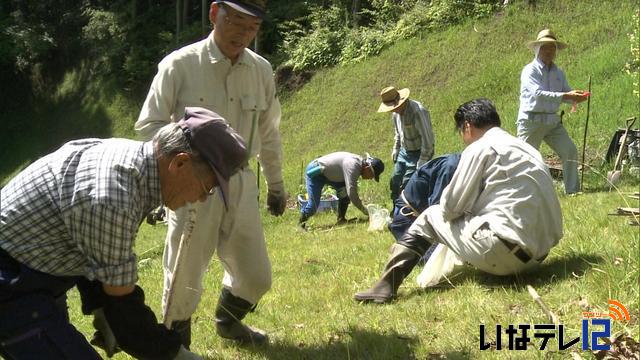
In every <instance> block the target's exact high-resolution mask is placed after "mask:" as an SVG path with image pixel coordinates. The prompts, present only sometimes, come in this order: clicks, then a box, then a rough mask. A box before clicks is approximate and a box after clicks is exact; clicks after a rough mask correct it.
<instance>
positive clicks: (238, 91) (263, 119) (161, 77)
mask: <svg viewBox="0 0 640 360" xmlns="http://www.w3.org/2000/svg"><path fill="white" fill-rule="evenodd" d="M213 34H214V33H213V32H211V34H210V35H209V36H208V37H207V38H206V39H203V40H201V41H199V42H196V43H194V44H190V45H187V46H185V47H183V48H181V49H178V50H176V51H174V52H173V53H171V54H169V55H168V56H167V57H165V58H164V59H163V60H162V61H161V62H160V64H159V65H158V72H157V74H156V76H155V77H154V79H153V82H152V84H151V88H150V89H149V93H148V95H147V98H146V100H145V102H144V105H143V106H142V110H141V111H140V115H139V117H138V121H137V122H136V124H135V129H136V131H137V132H138V133H139V135H140V136H141V138H142V139H144V140H149V139H151V137H153V135H154V134H155V133H156V132H157V131H158V129H160V128H161V127H162V126H164V125H166V124H168V123H169V122H171V121H179V120H180V119H181V118H182V117H183V116H184V109H185V107H187V106H199V107H204V108H207V109H209V110H211V111H214V112H216V113H218V114H219V115H221V116H222V117H223V118H224V119H225V120H226V121H227V122H228V123H229V125H231V127H232V128H233V129H234V130H236V131H237V132H238V133H239V134H240V135H241V136H242V137H243V138H244V140H245V142H246V143H247V147H248V148H249V150H250V152H251V156H256V155H257V157H258V160H259V161H260V165H261V166H262V169H263V172H264V176H265V179H266V181H267V185H268V187H269V189H271V190H276V191H278V190H284V189H283V186H284V185H283V182H282V143H281V139H280V130H279V126H280V116H281V109H280V102H279V101H278V98H277V95H276V88H275V82H274V79H273V71H272V68H271V64H269V62H268V61H267V60H265V59H264V58H263V57H261V56H260V55H258V54H256V53H254V52H253V51H251V50H249V49H245V50H244V52H243V53H242V54H241V55H240V57H239V58H238V61H237V63H236V64H234V65H232V64H231V60H230V59H229V58H227V57H225V56H224V55H223V54H222V52H221V51H220V49H219V48H218V46H217V45H216V43H215V41H214V38H213Z"/></svg>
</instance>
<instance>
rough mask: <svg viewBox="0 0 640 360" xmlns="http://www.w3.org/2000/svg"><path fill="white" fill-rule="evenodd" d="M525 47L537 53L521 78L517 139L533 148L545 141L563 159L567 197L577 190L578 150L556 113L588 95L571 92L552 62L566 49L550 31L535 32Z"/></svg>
mask: <svg viewBox="0 0 640 360" xmlns="http://www.w3.org/2000/svg"><path fill="white" fill-rule="evenodd" d="M528 47H529V48H530V49H531V50H533V51H534V52H535V54H536V57H535V59H533V61H532V62H531V63H529V64H527V65H526V66H525V67H524V69H523V70H522V74H521V76H520V110H519V111H518V121H517V122H516V124H517V128H518V138H520V139H522V140H524V141H526V142H528V143H529V144H530V145H531V146H533V147H534V148H536V149H539V148H540V143H541V142H542V140H544V141H545V142H546V143H547V144H548V145H549V146H550V147H551V149H553V151H555V152H556V153H557V154H558V156H560V160H562V177H563V179H564V189H565V192H566V193H567V194H574V193H577V192H578V191H580V186H579V183H578V150H577V149H576V145H575V144H574V143H573V141H572V140H571V138H570V137H569V134H568V133H567V130H566V129H565V128H564V126H563V125H562V121H561V119H560V116H559V115H558V110H559V108H560V104H561V103H562V102H563V101H564V102H575V103H579V102H582V101H584V100H586V99H587V97H588V96H589V94H588V93H585V92H584V91H582V90H571V88H570V87H569V83H568V82H567V78H566V77H565V75H564V72H563V71H562V70H561V69H560V68H559V67H558V66H557V65H556V64H555V63H554V62H553V61H554V59H555V57H556V53H557V50H562V49H564V48H566V47H567V45H566V44H565V43H563V42H560V41H557V38H556V36H555V34H554V33H553V32H551V30H548V29H545V30H542V31H540V33H538V38H537V39H536V41H532V42H530V43H529V45H528Z"/></svg>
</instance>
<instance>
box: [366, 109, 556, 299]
mask: <svg viewBox="0 0 640 360" xmlns="http://www.w3.org/2000/svg"><path fill="white" fill-rule="evenodd" d="M454 121H455V126H456V129H457V130H458V132H459V134H460V137H461V138H462V141H463V142H464V143H465V145H466V148H465V149H464V151H463V152H462V154H461V157H460V162H459V164H458V166H457V168H456V170H455V171H454V173H453V176H452V177H451V181H450V182H449V184H448V185H447V186H446V187H445V188H444V190H443V192H442V196H441V197H440V203H439V204H437V205H432V206H429V207H427V208H426V209H425V210H423V211H422V212H421V213H420V214H419V215H418V216H417V219H415V221H413V223H412V224H411V225H410V226H409V229H408V230H407V231H406V232H405V233H404V234H403V235H402V237H401V238H400V239H399V240H397V241H396V243H395V244H393V245H392V247H391V251H390V252H391V255H390V256H389V259H388V260H387V264H386V265H385V267H384V269H383V270H382V275H381V276H380V279H379V280H378V281H377V282H376V283H375V284H374V285H373V286H372V287H371V288H370V289H368V290H365V291H362V292H358V293H356V294H355V296H354V298H355V300H356V301H361V302H374V303H387V302H390V301H392V300H393V299H394V298H395V297H396V295H397V292H398V288H399V287H400V285H401V284H402V282H403V281H404V279H405V278H406V277H407V276H408V275H409V274H410V273H411V271H412V270H413V268H414V267H415V266H416V265H417V264H418V263H419V261H420V259H421V258H422V257H423V256H424V255H425V253H426V252H427V250H428V249H429V247H431V246H432V245H434V244H444V245H446V246H447V247H448V248H449V249H450V250H451V251H453V252H454V253H455V254H456V255H458V257H460V258H461V259H462V260H464V261H465V262H467V263H470V264H471V265H473V266H475V267H476V268H478V269H480V270H482V271H484V272H487V273H489V274H494V275H510V274H515V273H519V272H523V271H526V270H529V269H531V268H535V267H536V266H538V264H540V263H541V262H542V261H543V260H544V259H545V258H546V256H547V254H548V253H549V250H550V249H551V248H552V247H553V246H555V245H557V244H558V241H559V240H560V238H562V213H561V209H560V202H559V201H558V196H557V194H556V193H555V191H553V180H552V179H551V176H550V175H549V170H548V169H547V167H546V165H545V164H544V162H543V161H542V157H541V156H540V153H539V152H538V151H537V150H536V149H534V148H533V147H532V146H530V145H529V144H527V143H525V142H524V141H522V140H520V139H517V138H515V137H514V136H511V135H510V134H509V133H507V132H506V131H504V130H503V129H501V128H500V116H499V115H498V112H497V111H496V108H495V107H494V106H493V104H492V103H491V101H489V100H488V99H482V98H481V99H475V100H472V101H469V102H466V103H464V104H462V105H460V106H459V107H458V109H457V110H456V113H455V115H454Z"/></svg>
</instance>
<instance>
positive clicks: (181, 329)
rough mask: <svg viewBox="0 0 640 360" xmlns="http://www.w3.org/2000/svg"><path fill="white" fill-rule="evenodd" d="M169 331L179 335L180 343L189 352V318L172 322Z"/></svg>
mask: <svg viewBox="0 0 640 360" xmlns="http://www.w3.org/2000/svg"><path fill="white" fill-rule="evenodd" d="M171 330H175V331H176V332H177V333H178V334H179V335H180V342H181V343H182V345H183V346H184V347H185V348H186V349H187V350H189V347H190V346H191V318H188V319H187V320H180V321H173V322H172V323H171Z"/></svg>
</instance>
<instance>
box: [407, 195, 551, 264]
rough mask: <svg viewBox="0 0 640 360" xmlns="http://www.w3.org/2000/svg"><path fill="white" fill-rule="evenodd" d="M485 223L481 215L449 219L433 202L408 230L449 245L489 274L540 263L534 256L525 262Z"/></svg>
mask: <svg viewBox="0 0 640 360" xmlns="http://www.w3.org/2000/svg"><path fill="white" fill-rule="evenodd" d="M483 224H485V221H484V220H483V219H480V218H478V217H475V218H474V217H472V218H469V219H466V218H465V217H464V216H463V217H460V218H458V219H455V220H453V221H446V220H445V219H444V218H443V216H442V207H441V206H440V205H433V206H430V207H429V208H427V209H426V210H425V211H423V212H422V214H420V216H418V218H417V219H416V221H415V222H414V223H413V224H412V225H411V227H410V228H409V230H408V231H409V233H411V234H416V235H420V236H422V237H424V238H425V239H427V240H429V241H430V242H432V243H433V242H438V243H442V244H444V245H446V246H447V247H448V248H449V249H451V250H452V251H453V252H454V253H456V255H458V257H459V258H460V259H462V260H463V261H464V262H467V263H469V264H471V265H473V266H475V267H476V268H478V269H479V270H482V271H484V272H487V273H489V274H494V275H511V274H515V273H519V272H523V271H526V270H529V269H530V268H533V267H535V266H536V265H538V264H539V262H537V261H536V260H533V259H532V260H530V261H529V262H527V263H526V264H525V263H523V262H522V260H520V259H518V257H517V256H516V255H514V254H513V253H512V250H509V248H508V247H507V246H506V245H505V244H504V243H503V242H502V241H501V240H500V239H499V238H498V237H497V236H496V234H495V233H494V232H493V231H492V230H491V229H490V228H483V226H482V225H483ZM489 226H490V225H489Z"/></svg>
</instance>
